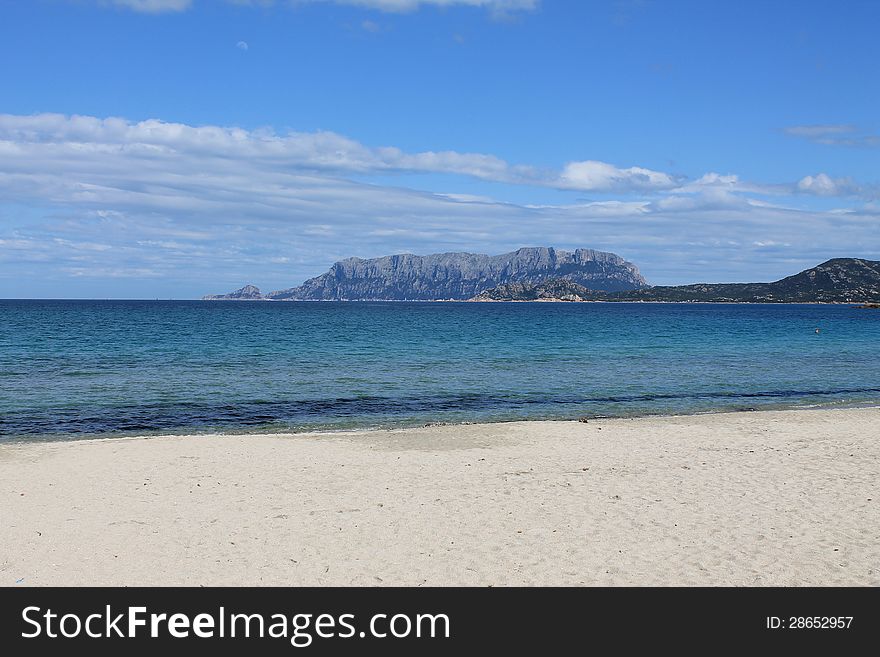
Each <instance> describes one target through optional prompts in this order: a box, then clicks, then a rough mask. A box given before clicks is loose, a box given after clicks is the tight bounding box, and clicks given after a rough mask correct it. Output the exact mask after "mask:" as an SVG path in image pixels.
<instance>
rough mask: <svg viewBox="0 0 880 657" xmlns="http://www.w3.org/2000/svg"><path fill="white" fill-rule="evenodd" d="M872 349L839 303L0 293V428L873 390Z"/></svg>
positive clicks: (509, 414)
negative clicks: (37, 296)
mask: <svg viewBox="0 0 880 657" xmlns="http://www.w3.org/2000/svg"><path fill="white" fill-rule="evenodd" d="M816 328H819V329H821V330H820V333H818V334H816V332H815V329H816ZM878 345H880V312H878V311H871V310H858V309H854V308H851V307H849V306H829V305H721V304H639V303H634V304H614V303H595V304H593V303H588V304H565V303H534V304H522V303H519V304H516V303H511V304H507V303H487V304H479V303H381V302H375V303H350V302H349V303H320V302H317V303H265V302H236V303H229V302H227V303H224V302H199V301H192V302H188V301H179V302H175V301H169V302H160V301H156V302H152V301H0V440H2V439H7V440H8V439H25V438H33V437H37V438H54V437H59V436H71V435H76V436H82V435H108V434H109V435H113V434H120V435H123V434H134V433H137V434H143V433H151V432H199V431H211V430H221V431H233V430H247V431H277V430H305V429H334V428H368V427H387V426H407V425H415V424H424V423H428V422H440V421H447V422H462V421H495V420H512V419H538V418H575V417H578V416H582V415H612V416H614V415H641V414H653V413H664V414H666V413H693V412H705V411H720V410H729V409H743V408H754V409H760V408H786V407H796V406H813V405H840V404H860V403H880V359H878V356H877V349H878Z"/></svg>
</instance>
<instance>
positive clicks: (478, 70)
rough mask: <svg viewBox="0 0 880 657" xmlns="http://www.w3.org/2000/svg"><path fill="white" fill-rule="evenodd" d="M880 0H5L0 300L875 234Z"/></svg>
mask: <svg viewBox="0 0 880 657" xmlns="http://www.w3.org/2000/svg"><path fill="white" fill-rule="evenodd" d="M878 24H880V3H877V2H875V1H863V2H859V1H857V0H853V1H851V2H847V3H846V4H844V5H839V4H837V5H835V4H832V3H828V2H795V1H793V0H792V1H780V2H772V3H765V2H738V3H722V2H705V1H702V2H689V1H684V0H678V1H676V0H670V1H667V2H661V1H660V0H655V1H651V0H608V1H595V2H575V1H564V0H433V1H429V0H313V1H302V0H301V1H299V2H286V1H282V0H276V1H274V2H270V1H253V2H246V1H241V0H238V1H234V2H233V1H226V0H191V1H189V2H188V1H187V0H106V1H97V0H34V1H32V2H14V1H6V2H4V1H2V0H0V61H2V62H3V64H2V67H0V89H2V91H0V115H2V116H0V297H147V298H153V297H162V298H171V297H173V298H192V297H197V296H200V295H201V294H203V293H206V292H222V291H227V290H229V289H232V288H234V287H239V286H240V285H242V284H244V283H254V284H256V285H258V286H259V287H261V288H262V289H263V290H272V289H278V288H284V287H289V286H292V285H295V284H298V283H300V282H301V281H302V280H303V279H305V278H307V277H310V276H314V275H317V274H319V273H322V272H323V271H325V270H326V269H327V268H328V267H329V265H330V264H332V262H333V261H335V260H338V259H340V258H344V257H347V256H351V255H357V256H361V257H373V256H379V255H384V254H387V253H399V252H414V253H431V252H437V251H451V250H467V251H478V252H488V253H500V252H504V251H507V250H511V249H514V248H517V247H519V246H534V245H551V246H557V247H559V248H575V247H589V248H597V249H603V250H609V251H613V252H615V253H618V254H620V255H622V256H624V257H626V258H627V259H629V260H632V261H633V262H635V263H636V264H637V265H639V267H640V268H641V270H642V272H643V273H644V275H645V276H646V277H647V278H648V279H649V281H651V282H652V283H658V284H663V283H681V282H693V281H698V280H706V281H736V280H773V279H776V278H779V277H782V276H785V275H788V274H790V273H794V272H796V271H799V270H800V269H803V268H805V267H808V266H812V265H814V264H817V263H818V262H820V261H823V260H825V259H827V258H830V257H838V256H860V257H867V258H873V259H880V116H878V113H877V109H876V108H877V107H880V76H878V75H877V74H876V65H877V62H878V61H880V43H878V42H880V40H878V39H876V26H877V25H878Z"/></svg>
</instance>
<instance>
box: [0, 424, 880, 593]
mask: <svg viewBox="0 0 880 657" xmlns="http://www.w3.org/2000/svg"><path fill="white" fill-rule="evenodd" d="M878 488H880V409H878V408H865V409H846V410H800V411H773V412H752V413H729V414H718V415H701V416H691V417H663V418H641V419H635V420H591V421H590V422H589V423H586V424H582V423H578V422H517V423H507V424H483V425H468V426H444V427H430V428H424V429H413V430H399V431H390V432H386V431H382V432H368V433H358V434H314V435H304V434H299V435H245V436H231V435H221V436H174V437H160V438H150V439H144V438H133V439H110V440H91V441H73V442H55V443H39V444H23V445H22V444H19V445H12V444H7V445H2V446H0V524H2V527H0V534H2V541H0V584H2V585H268V584H271V585H408V586H409V585H411V586H422V585H441V586H442V585H480V586H483V585H496V586H500V585H518V584H522V585H584V584H587V585H620V584H635V585H676V584H682V585H808V584H815V585H832V584H834V585H837V584H853V585H875V586H876V585H878V584H880V490H878Z"/></svg>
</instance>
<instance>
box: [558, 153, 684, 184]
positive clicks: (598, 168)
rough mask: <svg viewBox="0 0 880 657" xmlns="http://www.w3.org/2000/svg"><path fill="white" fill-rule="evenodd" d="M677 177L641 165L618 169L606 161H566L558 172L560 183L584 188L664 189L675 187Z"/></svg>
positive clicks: (677, 180) (677, 181)
mask: <svg viewBox="0 0 880 657" xmlns="http://www.w3.org/2000/svg"><path fill="white" fill-rule="evenodd" d="M680 182H681V180H680V179H676V178H675V177H673V176H671V175H669V174H668V173H662V172H660V171H652V170H651V169H644V168H642V167H630V168H628V169H619V168H617V167H615V166H614V165H612V164H608V163H607V162H598V161H596V160H585V161H583V162H569V163H568V164H567V165H565V168H564V169H563V170H562V174H561V175H560V186H561V187H565V188H568V189H577V190H583V191H632V190H663V189H672V188H673V187H677V186H678V185H679V183H680Z"/></svg>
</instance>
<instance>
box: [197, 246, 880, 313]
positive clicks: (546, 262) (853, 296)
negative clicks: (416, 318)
mask: <svg viewBox="0 0 880 657" xmlns="http://www.w3.org/2000/svg"><path fill="white" fill-rule="evenodd" d="M203 299H204V300H206V301H255V300H268V301H450V300H451V301H655V302H716V303H862V304H865V305H869V306H870V305H873V304H877V303H878V302H880V261H876V260H865V259H861V258H834V259H832V260H828V261H826V262H823V263H822V264H820V265H817V266H815V267H812V268H810V269H807V270H804V271H802V272H800V273H797V274H794V275H793V276H788V277H786V278H783V279H781V280H778V281H774V282H770V283H695V284H691V285H673V286H668V285H657V286H651V285H648V282H647V281H646V280H645V279H644V277H643V276H642V275H641V274H640V273H639V270H638V267H636V266H635V265H634V264H632V263H631V262H628V261H626V260H624V259H623V258H621V257H620V256H618V255H615V254H613V253H606V252H602V251H594V250H592V249H577V250H575V251H571V252H570V251H562V250H558V249H554V248H551V247H533V248H522V249H518V250H516V251H513V252H511V253H504V254H501V255H496V256H489V255H482V254H473V253H439V254H433V255H427V256H417V255H411V254H402V255H393V256H385V257H382V258H373V259H369V260H364V259H361V258H349V259H347V260H342V261H340V262H337V263H336V264H334V265H333V266H332V267H331V268H330V270H329V271H328V272H327V273H325V274H322V275H321V276H318V277H316V278H312V279H309V280H307V281H306V282H304V283H303V284H302V285H300V286H299V287H293V288H288V289H285V290H278V291H275V292H270V293H268V294H265V295H264V294H262V293H261V292H260V290H259V289H258V288H256V287H254V286H253V285H246V286H244V287H243V288H241V289H239V290H236V291H234V292H230V293H229V294H219V295H208V296H205V297H203Z"/></svg>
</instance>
